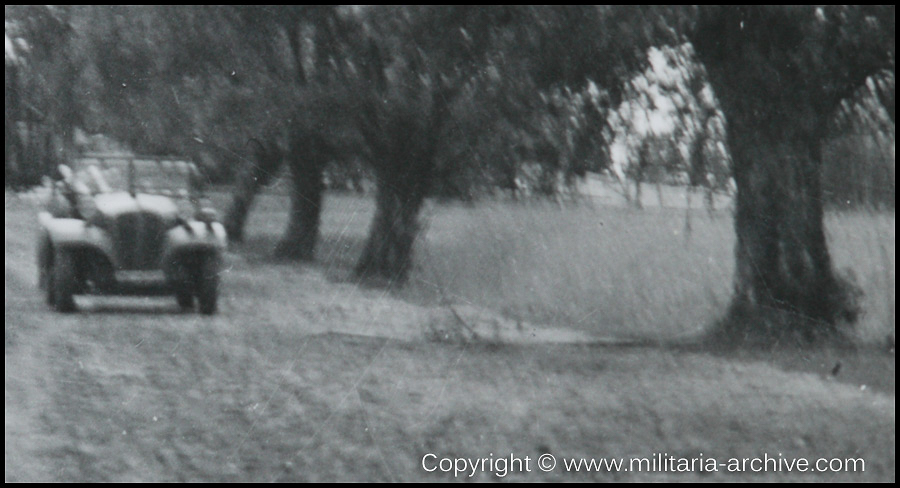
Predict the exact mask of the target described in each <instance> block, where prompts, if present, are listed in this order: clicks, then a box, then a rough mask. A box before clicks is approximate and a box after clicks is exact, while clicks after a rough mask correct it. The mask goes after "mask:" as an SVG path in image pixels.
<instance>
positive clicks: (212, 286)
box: [197, 256, 219, 315]
mask: <svg viewBox="0 0 900 488" xmlns="http://www.w3.org/2000/svg"><path fill="white" fill-rule="evenodd" d="M198 271H199V273H198V276H197V305H198V308H199V310H200V313H202V314H203V315H212V314H214V313H216V308H217V306H218V299H219V259H218V256H206V257H205V258H204V259H203V260H202V261H201V262H200V269H199V270H198Z"/></svg>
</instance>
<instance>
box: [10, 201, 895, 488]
mask: <svg viewBox="0 0 900 488" xmlns="http://www.w3.org/2000/svg"><path fill="white" fill-rule="evenodd" d="M219 203H221V202H219ZM258 203H259V204H258V205H257V207H256V208H255V210H254V212H253V214H252V216H251V221H250V227H249V229H248V234H247V235H248V242H247V243H246V244H244V245H242V246H237V247H235V248H234V249H232V250H230V251H229V252H228V253H227V255H226V257H225V267H224V269H223V273H222V283H223V288H222V292H221V299H220V310H219V313H218V314H216V315H215V316H212V317H206V316H201V315H199V314H196V313H182V312H180V311H179V309H178V307H177V305H176V302H175V300H174V298H172V297H162V298H143V297H139V298H107V297H77V298H76V302H77V304H78V306H79V311H78V312H77V313H73V314H59V313H56V312H52V311H50V310H49V309H48V307H47V306H46V304H45V303H44V298H43V296H42V293H41V292H40V290H38V288H37V269H36V264H35V236H36V234H37V231H38V228H37V221H36V218H35V216H36V213H37V210H38V207H37V205H36V204H35V203H34V202H33V201H31V200H29V199H26V198H21V197H19V196H17V195H11V194H7V195H6V205H5V217H6V219H5V221H6V233H5V258H6V259H5V310H4V332H5V334H4V335H5V420H6V422H5V454H6V456H5V466H6V471H5V480H6V481H32V482H36V481H50V482H123V481H124V482H129V481H154V482H167V481H175V482H191V481H200V482H259V481H263V482H265V481H284V482H309V481H454V480H456V481H462V480H470V479H471V480H474V481H812V482H818V481H894V480H895V473H896V466H895V464H896V447H895V445H896V436H895V374H894V366H895V360H894V353H893V351H888V350H887V349H886V348H885V347H883V345H882V344H881V342H880V341H881V339H882V338H883V336H884V335H885V334H886V333H888V331H890V332H892V331H893V303H894V292H893V288H894V271H893V268H894V266H893V260H894V242H893V240H894V219H893V215H879V216H875V215H853V214H848V215H832V216H829V232H830V238H831V241H832V249H833V252H834V255H835V260H836V262H837V263H838V265H839V266H850V267H852V268H853V269H854V270H855V273H856V276H857V279H858V281H859V282H860V284H861V285H862V286H863V287H864V288H865V289H866V293H867V296H868V298H867V303H866V305H867V307H868V313H867V315H866V317H864V319H863V322H862V323H861V324H860V328H861V329H860V331H861V332H860V333H861V334H862V336H864V337H867V338H869V339H868V340H870V341H871V345H872V347H862V348H856V349H844V348H805V349H794V348H776V349H772V350H765V351H760V350H745V351H737V352H734V351H732V352H729V353H724V352H722V351H718V350H715V349H713V348H711V347H708V348H696V347H695V348H678V347H662V346H660V347H617V346H603V345H598V344H596V343H591V342H584V338H585V335H584V334H585V333H589V336H588V339H590V337H596V336H608V335H609V336H618V337H632V336H645V337H671V336H676V335H679V334H682V333H694V332H697V331H700V330H702V329H703V328H704V327H705V326H707V325H708V324H709V323H710V322H711V321H712V320H714V319H715V317H717V316H719V314H721V313H722V311H723V309H724V306H725V305H726V304H727V298H728V296H729V292H730V284H729V283H730V274H731V261H732V255H731V247H732V237H731V234H732V232H731V229H730V226H731V223H730V222H731V219H730V218H728V216H727V213H723V214H721V215H717V216H714V217H709V216H707V215H705V214H704V213H703V211H700V212H697V213H696V214H693V216H692V219H691V225H692V232H691V234H690V236H686V235H685V234H684V223H685V222H684V216H685V213H684V209H681V210H676V209H661V208H647V209H646V210H644V211H636V210H629V209H625V208H621V207H616V206H613V207H601V206H597V207H595V208H591V207H588V206H579V207H562V208H560V207H558V206H554V205H544V204H508V203H500V202H495V203H491V204H486V205H481V206H478V207H467V206H460V205H446V206H433V207H430V208H429V209H427V212H426V215H425V217H426V219H425V220H426V221H427V222H428V224H429V225H428V229H427V231H426V233H425V234H424V236H423V239H422V241H421V242H420V243H419V248H418V249H417V262H418V264H417V266H416V269H415V272H414V273H413V280H412V281H411V283H410V284H409V285H408V286H407V287H406V288H403V289H397V290H386V289H384V288H378V287H371V286H367V285H366V284H364V283H363V284H360V283H357V282H356V280H355V278H354V277H353V275H352V267H353V263H354V261H355V259H356V257H357V256H358V254H359V250H360V247H361V245H362V242H363V239H364V237H365V234H366V227H367V226H368V223H369V219H370V217H371V214H372V211H373V208H372V205H371V203H369V201H368V200H367V199H363V198H358V197H349V196H343V195H329V196H328V197H327V199H326V209H325V214H324V216H323V218H324V221H323V234H324V239H323V242H322V245H321V248H320V249H319V252H318V257H317V260H316V262H314V263H311V264H290V263H279V262H275V261H272V260H271V259H270V257H269V251H270V250H271V246H272V245H274V243H275V241H276V240H277V238H278V236H279V234H280V232H281V229H282V226H283V224H284V218H285V214H286V208H287V207H286V200H285V199H284V197H281V196H273V195H270V196H264V197H263V198H262V199H261V200H260V201H259V202H258ZM220 208H222V207H220ZM440 290H442V291H440ZM443 297H449V299H450V300H452V301H453V302H455V303H456V304H457V305H458V307H457V308H458V310H459V313H460V314H463V316H464V317H467V318H468V317H474V319H472V320H473V323H474V320H482V319H483V320H485V321H486V322H493V323H495V324H499V323H501V322H502V320H500V319H499V318H498V319H494V318H492V315H491V314H496V316H497V317H501V318H502V317H503V316H506V317H515V318H516V320H519V321H529V322H533V323H536V324H539V327H542V328H545V329H541V330H549V331H552V330H553V328H554V327H555V328H564V327H566V328H567V329H566V330H570V331H573V333H574V332H580V333H582V334H583V335H581V336H579V335H577V334H574V335H568V336H564V337H568V338H573V337H574V338H576V339H578V340H576V341H575V342H574V343H572V342H569V343H554V342H548V341H545V340H544V339H543V338H544V337H545V336H542V335H540V334H537V333H536V332H538V329H529V328H528V327H524V330H525V331H529V330H534V331H536V332H535V333H533V334H531V335H528V334H526V335H527V336H528V337H527V338H528V339H530V340H528V341H523V342H524V343H513V342H504V341H501V342H499V343H498V342H495V341H492V340H486V341H478V340H476V341H446V340H442V339H441V336H436V335H434V334H431V333H430V332H429V331H430V330H431V328H432V327H433V326H434V324H435V323H437V324H438V326H440V324H441V323H443V322H442V321H444V322H446V321H449V322H452V317H450V316H449V315H448V313H447V311H446V307H444V306H442V305H440V302H441V301H442V299H443ZM503 320H506V321H507V322H515V321H516V320H513V319H506V318H503ZM513 328H514V329H515V327H513ZM510 336H512V335H510ZM549 337H551V338H559V337H560V335H559V334H556V335H550V336H549ZM436 339H437V340H436ZM551 453H552V455H554V456H555V457H556V459H557V460H558V465H557V466H556V467H555V468H554V469H551V470H549V471H543V470H541V469H539V467H538V466H537V465H536V462H537V459H538V457H539V456H540V455H542V454H551ZM429 454H433V455H434V456H435V458H433V459H432V458H428V457H427V456H428V455H429ZM510 455H513V456H516V457H518V458H524V457H526V456H527V457H529V458H530V459H531V464H530V466H529V468H530V469H529V470H522V469H521V467H520V469H519V470H516V471H514V472H509V473H506V476H503V477H501V476H500V470H499V466H495V468H497V469H493V470H491V469H488V470H477V472H475V473H474V475H473V476H472V477H471V478H470V477H468V474H467V473H465V474H461V475H460V476H453V473H452V472H450V473H446V472H441V471H435V472H429V471H426V468H431V467H434V466H435V465H437V461H438V460H439V459H449V460H451V461H452V462H455V460H456V459H458V458H468V459H475V458H482V459H483V458H490V457H493V458H495V459H499V458H505V457H508V456H510ZM657 455H664V456H674V457H677V458H684V459H697V458H699V457H701V456H702V457H704V458H706V459H711V458H712V459H715V460H716V461H717V462H722V463H725V462H727V461H728V460H730V459H749V458H763V457H764V456H769V457H772V458H783V459H786V460H789V461H792V462H793V461H794V460H795V459H798V458H803V459H806V460H811V461H816V460H818V459H826V460H829V461H834V460H837V462H838V463H839V464H841V465H844V463H845V461H848V460H863V462H864V463H865V464H864V466H858V465H857V466H856V469H845V470H840V471H839V472H811V473H798V472H796V471H795V470H794V471H788V470H786V469H779V470H767V471H765V472H752V471H750V470H748V469H742V470H737V471H729V470H728V469H726V467H725V466H724V465H723V466H722V467H721V468H719V469H717V470H716V471H715V472H711V471H710V470H708V469H707V471H706V472H700V471H698V470H697V469H696V468H694V469H688V470H687V471H683V472H675V471H673V470H672V469H669V470H661V469H658V470H655V471H647V470H646V469H645V470H643V471H637V470H634V469H631V470H616V469H600V470H594V471H591V472H586V471H584V470H582V471H581V472H574V471H572V470H566V469H565V467H564V466H563V464H564V463H565V462H566V460H572V459H576V460H577V459H597V460H599V459H600V458H604V459H607V460H610V459H613V460H619V459H621V460H623V461H624V462H629V460H631V459H636V458H637V459H641V458H643V459H649V458H651V457H655V456H657ZM427 460H433V461H434V464H429V465H427V466H423V461H427ZM717 468H718V466H717ZM626 469H627V468H626Z"/></svg>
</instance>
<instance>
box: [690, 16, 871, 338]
mask: <svg viewBox="0 0 900 488" xmlns="http://www.w3.org/2000/svg"><path fill="white" fill-rule="evenodd" d="M704 12H706V11H704ZM813 16H814V13H813V11H812V10H803V9H795V10H791V11H784V12H782V11H781V10H777V9H770V8H767V7H741V8H734V7H724V8H722V9H718V10H710V11H709V13H706V14H704V15H702V16H701V19H700V21H699V23H698V29H697V31H695V32H694V34H693V38H692V43H693V44H694V47H695V48H696V50H697V54H698V57H699V58H700V59H701V61H703V63H704V65H705V66H706V68H707V72H708V74H709V80H710V84H711V85H712V87H713V89H714V90H715V92H716V95H717V97H718V98H719V100H720V101H721V104H722V110H723V112H724V113H725V116H726V119H727V121H728V141H729V146H730V149H731V154H732V158H733V173H734V179H735V183H736V184H737V196H736V198H737V201H736V211H735V231H736V234H737V244H736V249H735V255H736V271H735V294H734V298H733V302H732V306H731V308H730V312H729V315H728V316H727V317H726V318H725V320H723V322H722V327H721V328H720V330H719V332H722V333H723V334H724V336H723V337H726V338H729V339H732V340H736V341H738V342H741V341H746V340H749V341H753V342H760V341H761V342H770V343H771V342H777V341H780V340H784V339H788V338H794V339H799V340H812V339H816V338H820V337H828V336H833V335H835V332H836V331H837V330H838V325H839V324H840V323H842V322H852V321H854V320H855V319H856V317H857V315H858V313H859V308H858V302H859V297H860V294H861V292H859V291H858V289H857V288H856V287H855V286H854V285H852V284H851V283H848V282H846V281H844V280H842V279H839V278H838V277H837V276H836V274H835V272H834V270H833V268H832V263H831V258H830V256H829V253H828V247H827V243H826V239H825V231H824V223H823V206H822V205H823V203H822V183H821V167H822V155H821V149H820V144H821V142H822V136H823V134H824V133H825V128H826V127H827V124H828V121H829V119H830V118H831V116H832V115H833V113H834V110H835V108H836V107H837V105H838V104H839V103H840V100H841V98H842V97H843V94H842V93H843V91H846V90H845V88H846V86H851V82H855V83H859V80H855V81H854V80H847V81H846V82H845V83H836V82H835V81H836V80H838V79H840V78H841V77H842V76H846V75H845V74H842V72H832V71H830V69H831V68H832V67H833V66H838V65H837V64H828V63H826V62H824V61H820V60H819V59H817V58H816V57H815V56H816V55H817V54H815V53H812V54H810V53H808V52H807V51H804V49H806V48H807V46H806V44H804V36H805V35H808V36H814V35H816V32H818V31H815V29H817V28H818V25H819V24H818V23H816V22H817V21H815V20H810V19H811V18H812V17H813ZM801 25H803V26H812V27H809V30H810V32H812V33H808V32H801V31H800V27H799V26H801ZM822 55H823V56H829V55H832V53H830V52H828V53H825V54H822ZM854 75H856V73H854ZM864 79H865V76H862V80H864ZM842 90H843V91H842Z"/></svg>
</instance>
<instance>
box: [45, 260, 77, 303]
mask: <svg viewBox="0 0 900 488" xmlns="http://www.w3.org/2000/svg"><path fill="white" fill-rule="evenodd" d="M49 278H50V280H49V281H50V282H49V283H48V286H47V289H48V292H49V294H50V295H51V296H50V300H51V302H52V303H51V305H52V306H53V308H55V309H56V311H57V312H61V313H71V312H74V311H75V310H76V308H75V290H76V288H77V287H78V278H77V276H76V275H75V260H74V258H73V256H72V255H71V254H70V253H68V252H65V251H59V252H57V253H56V255H55V256H54V259H53V266H52V268H51V271H50V277H49Z"/></svg>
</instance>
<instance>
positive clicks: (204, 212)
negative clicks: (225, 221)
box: [195, 207, 219, 224]
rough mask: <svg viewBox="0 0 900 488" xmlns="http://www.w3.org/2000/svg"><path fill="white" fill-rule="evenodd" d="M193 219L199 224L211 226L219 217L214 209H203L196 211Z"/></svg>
mask: <svg viewBox="0 0 900 488" xmlns="http://www.w3.org/2000/svg"><path fill="white" fill-rule="evenodd" d="M195 218H196V219H197V220H199V221H200V222H205V223H207V224H211V223H213V222H216V221H218V220H219V215H218V213H216V211H215V209H212V208H209V207H204V208H201V209H200V210H198V211H197V215H195Z"/></svg>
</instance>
